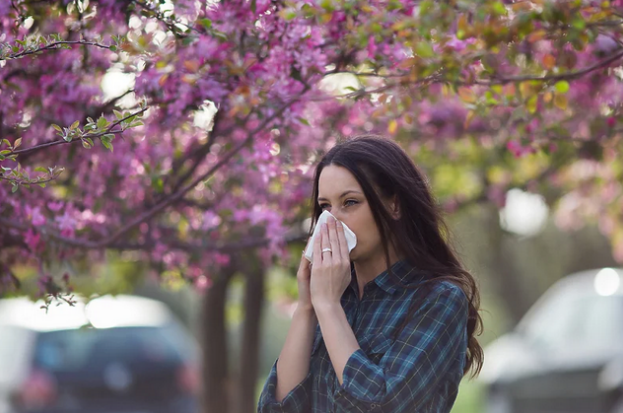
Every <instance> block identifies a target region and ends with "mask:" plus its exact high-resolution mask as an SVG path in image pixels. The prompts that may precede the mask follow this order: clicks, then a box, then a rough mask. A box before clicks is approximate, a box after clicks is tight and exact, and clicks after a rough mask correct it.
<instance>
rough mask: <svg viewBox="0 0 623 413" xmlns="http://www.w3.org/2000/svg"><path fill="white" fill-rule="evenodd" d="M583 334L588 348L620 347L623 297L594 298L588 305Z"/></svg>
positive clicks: (622, 332) (622, 336) (622, 333)
mask: <svg viewBox="0 0 623 413" xmlns="http://www.w3.org/2000/svg"><path fill="white" fill-rule="evenodd" d="M582 333H583V334H582V341H583V342H584V344H585V345H587V346H591V347H599V348H602V347H612V346H615V345H620V343H621V339H623V297H621V296H618V295H613V296H607V297H602V296H594V297H592V298H591V299H590V300H589V302H588V303H587V305H586V313H585V315H584V323H583V331H582Z"/></svg>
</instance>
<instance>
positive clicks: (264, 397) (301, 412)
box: [257, 359, 312, 413]
mask: <svg viewBox="0 0 623 413" xmlns="http://www.w3.org/2000/svg"><path fill="white" fill-rule="evenodd" d="M277 361H279V359H277V360H275V363H274V364H273V367H272V368H271V370H270V374H269V375H268V379H266V383H265V384H264V389H263V390H262V393H261V394H260V399H259V402H258V405H257V413H309V412H311V383H312V373H311V368H310V369H309V373H307V376H306V377H305V378H304V379H303V381H302V382H300V383H299V384H297V385H296V387H294V388H293V389H292V390H290V392H289V393H288V394H287V395H286V396H285V397H284V398H283V400H281V401H280V402H278V401H277V398H276V391H277Z"/></svg>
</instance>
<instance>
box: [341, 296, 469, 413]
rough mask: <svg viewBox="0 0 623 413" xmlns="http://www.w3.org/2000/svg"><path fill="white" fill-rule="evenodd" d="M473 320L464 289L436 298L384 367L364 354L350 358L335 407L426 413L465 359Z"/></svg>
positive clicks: (404, 332)
mask: <svg viewBox="0 0 623 413" xmlns="http://www.w3.org/2000/svg"><path fill="white" fill-rule="evenodd" d="M467 316H468V302H467V298H466V296H465V294H464V293H463V291H462V290H461V289H460V288H459V287H457V286H454V285H453V286H452V287H444V288H442V289H441V290H440V291H439V292H435V293H433V294H431V295H430V296H429V297H428V298H427V299H426V300H425V302H424V303H423V305H422V306H421V307H420V308H419V309H418V310H417V311H416V312H415V314H414V315H413V316H412V318H411V319H410V320H409V321H408V323H407V324H406V326H405V327H404V329H403V330H402V332H401V333H400V334H399V336H398V337H397V339H396V341H395V342H394V343H393V344H392V345H391V347H390V348H389V349H388V350H387V352H386V353H385V354H384V355H383V357H382V358H381V360H380V361H379V363H378V365H377V364H375V363H373V362H372V361H370V359H369V358H368V357H367V356H366V354H365V353H364V351H363V350H362V349H357V350H356V351H355V352H354V353H353V354H352V355H351V356H350V358H349V359H348V361H347V362H346V366H345V368H344V373H343V383H342V385H341V386H339V387H338V388H337V389H336V391H335V393H334V400H335V403H336V404H337V405H339V406H340V408H341V410H343V411H371V412H374V411H379V412H383V413H406V412H414V411H424V410H425V406H426V405H427V404H428V403H430V401H431V397H432V396H433V394H434V389H436V388H437V385H438V384H439V382H440V379H441V378H443V377H444V376H445V375H446V374H447V373H448V371H449V370H450V369H451V368H452V367H453V365H456V360H457V357H461V356H462V357H464V355H465V349H466V345H467V344H466V332H465V331H466V326H467ZM460 365H461V366H463V363H460ZM461 373H462V371H461Z"/></svg>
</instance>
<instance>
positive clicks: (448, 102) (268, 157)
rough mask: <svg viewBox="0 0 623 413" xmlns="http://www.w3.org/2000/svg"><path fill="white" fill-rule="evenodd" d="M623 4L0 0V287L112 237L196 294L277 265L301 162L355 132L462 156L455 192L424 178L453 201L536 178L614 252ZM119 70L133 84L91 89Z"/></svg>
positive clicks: (303, 198)
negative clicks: (516, 164)
mask: <svg viewBox="0 0 623 413" xmlns="http://www.w3.org/2000/svg"><path fill="white" fill-rule="evenodd" d="M622 13H623V7H622V4H620V1H619V0H617V1H612V2H609V1H601V2H600V1H580V0H568V1H562V0H561V1H547V0H533V1H527V0H525V1H517V2H511V3H509V2H500V1H495V0H477V1H447V2H433V1H430V0H424V1H420V2H408V1H400V0H383V1H376V0H375V1H365V2H363V1H357V0H318V1H315V0H310V1H288V0H248V1H247V0H231V1H227V2H216V1H214V2H207V1H195V0H175V1H171V0H169V1H165V0H159V1H156V0H123V1H115V0H97V1H96V0H91V1H89V0H61V1H50V2H37V1H27V0H11V1H3V2H1V3H0V33H1V34H0V101H1V102H2V104H1V105H0V141H1V142H2V143H1V146H0V167H1V170H0V181H1V182H0V245H1V246H2V248H1V249H0V263H1V264H2V269H1V271H2V272H1V274H0V275H1V276H2V285H3V288H4V289H7V288H9V287H10V286H11V285H12V284H13V283H14V282H15V281H16V278H15V276H14V275H13V273H12V270H11V269H12V268H13V267H14V266H15V265H16V264H18V263H20V264H23V263H25V262H26V263H32V264H33V265H34V266H36V267H37V268H39V269H40V286H41V291H42V292H43V293H52V294H56V295H58V294H59V293H62V292H63V291H65V290H64V286H63V284H62V282H61V279H60V278H58V277H60V276H62V274H58V275H57V274H52V273H50V270H49V263H50V262H57V261H59V260H61V261H62V260H79V259H88V260H97V259H99V258H101V257H102V254H103V251H105V250H111V249H112V250H120V251H124V250H132V251H136V252H138V254H139V258H140V259H141V260H145V261H148V262H150V263H153V265H154V268H155V269H157V271H158V273H159V274H162V275H163V276H166V277H178V278H183V279H185V280H188V282H191V283H193V284H194V285H196V286H197V287H198V288H206V287H208V286H210V285H211V283H213V282H214V281H215V280H214V278H213V276H214V275H215V274H219V273H220V272H223V271H225V272H227V271H228V270H227V268H231V264H232V260H231V257H232V255H233V254H238V253H239V252H240V251H242V250H249V249H251V250H253V251H254V254H256V255H257V257H258V259H259V263H260V265H263V266H267V265H268V264H269V263H270V262H271V260H273V259H274V258H287V256H288V250H287V249H286V244H287V242H288V241H290V240H296V239H300V238H301V237H300V235H299V234H297V233H296V231H294V232H292V231H290V228H293V227H295V226H296V225H297V223H299V222H300V221H301V220H302V219H303V218H305V216H306V215H307V209H306V208H307V207H308V204H306V202H307V197H308V195H309V192H310V191H309V189H310V182H309V178H310V176H311V173H312V172H313V170H312V169H311V168H310V165H312V164H313V163H314V161H315V160H316V159H317V156H318V155H319V154H321V152H322V151H323V150H324V148H325V147H326V146H327V145H331V144H332V143H333V142H334V140H335V137H336V136H339V135H351V134H355V133H380V134H384V135H388V136H392V137H394V138H395V139H396V140H398V141H399V142H400V143H402V144H403V145H404V147H405V148H408V149H409V150H410V151H411V152H412V153H413V155H414V156H415V157H416V158H417V156H418V154H420V153H423V151H427V153H432V154H433V156H437V157H438V158H437V159H439V160H440V161H439V162H437V163H436V164H439V165H440V166H442V165H443V164H444V163H447V159H452V157H453V156H457V153H461V151H471V152H470V153H472V154H475V155H473V156H474V157H475V158H476V159H481V160H482V163H475V165H476V166H475V167H474V168H472V170H470V171H469V176H470V178H471V179H470V185H469V188H467V189H466V188H460V189H458V190H452V191H448V192H447V193H444V192H443V185H442V183H440V185H439V186H438V188H440V191H441V195H440V200H441V201H442V202H443V203H444V205H445V206H446V207H447V208H448V209H450V210H452V209H455V208H458V207H460V206H461V205H464V204H466V203H471V202H482V201H487V202H488V201H492V202H495V203H497V204H498V205H502V204H503V202H504V194H505V192H506V190H507V189H508V188H509V187H513V186H524V187H527V189H531V190H535V191H537V190H539V189H542V188H541V186H542V185H544V184H546V185H547V186H548V187H553V188H555V189H556V191H555V192H554V193H555V194H556V196H550V197H549V198H548V200H549V201H550V203H551V204H552V205H555V206H557V209H558V211H559V217H558V219H559V222H560V224H561V225H563V226H564V225H567V226H570V225H577V223H581V222H585V221H586V220H589V219H597V220H599V224H600V228H601V230H602V231H603V233H604V234H606V235H607V236H608V237H609V238H610V239H611V240H612V243H613V246H614V252H615V256H616V257H617V259H618V260H620V261H623V224H622V220H621V216H620V211H621V206H622V205H623V198H622V196H621V195H622V190H621V181H622V178H623V177H622V176H621V175H622V174H623V168H622V165H621V161H620V159H619V157H618V156H617V154H619V153H621V151H620V150H621V139H620V136H621V135H620V131H621V125H622V124H623V116H622V107H623V106H622V99H623V88H622V86H623V84H622V83H621V75H622V73H623V71H622V70H621V68H620V67H619V65H620V60H621V58H622V57H623V47H622V43H621V27H622V26H621V23H623V14H622ZM115 74H123V77H124V78H127V79H130V80H131V82H130V86H129V87H128V88H127V89H126V90H121V91H120V92H119V94H117V95H115V96H109V95H108V92H107V90H106V88H103V87H102V85H103V84H105V83H106V80H107V79H109V80H110V79H113V80H114V79H115ZM116 78H117V79H118V78H119V76H117V77H116ZM202 119H203V120H204V121H203V122H202V121H201V120H202ZM478 154H481V155H482V156H481V157H480V158H479V156H480V155H478ZM513 158H517V159H528V160H529V162H530V165H531V169H530V173H529V174H528V175H527V176H518V175H517V174H516V173H515V171H513V170H511V169H509V168H508V165H509V163H510V164H512V163H513V161H512V159H513ZM444 160H446V162H444ZM433 168H434V167H433ZM431 176H436V174H435V173H434V171H433V172H432V173H431ZM578 183H579V184H578ZM436 188H437V186H436Z"/></svg>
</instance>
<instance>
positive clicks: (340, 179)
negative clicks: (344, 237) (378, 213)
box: [317, 165, 382, 261]
mask: <svg viewBox="0 0 623 413" xmlns="http://www.w3.org/2000/svg"><path fill="white" fill-rule="evenodd" d="M317 202H318V205H320V207H321V208H322V210H323V211H325V210H328V211H329V212H330V213H331V214H332V215H333V216H335V217H336V218H337V219H338V220H340V221H342V222H343V223H345V224H346V225H347V226H348V228H350V229H351V230H352V231H353V232H354V233H355V235H356V236H357V246H356V247H355V248H354V249H353V250H352V251H351V252H350V259H351V260H352V261H356V260H357V258H358V257H370V256H375V255H376V254H377V252H378V251H381V250H382V244H381V235H380V234H379V231H378V228H377V226H376V223H375V222H374V217H373V216H372V210H370V205H369V204H368V201H367V199H366V197H365V196H364V195H363V190H362V189H361V186H360V185H359V183H358V182H357V180H356V179H355V177H354V176H353V174H351V173H350V171H349V170H348V169H346V168H343V167H341V166H336V165H329V166H327V167H325V168H323V169H322V172H320V178H319V179H318V200H317Z"/></svg>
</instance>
